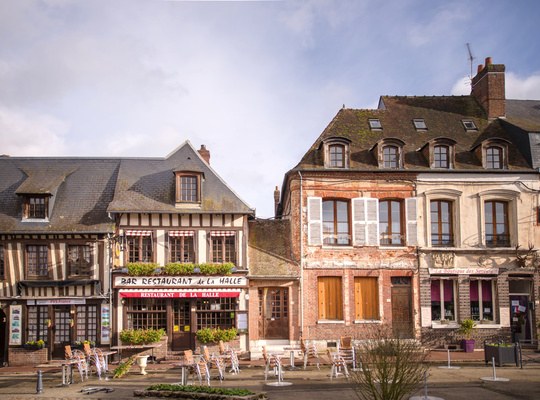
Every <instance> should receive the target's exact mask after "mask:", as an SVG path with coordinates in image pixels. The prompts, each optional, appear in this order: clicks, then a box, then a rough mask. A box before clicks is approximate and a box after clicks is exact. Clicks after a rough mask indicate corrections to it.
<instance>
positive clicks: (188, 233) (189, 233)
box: [169, 231, 195, 237]
mask: <svg viewBox="0 0 540 400" xmlns="http://www.w3.org/2000/svg"><path fill="white" fill-rule="evenodd" d="M194 235H195V232H194V231H169V236H173V237H178V236H194Z"/></svg>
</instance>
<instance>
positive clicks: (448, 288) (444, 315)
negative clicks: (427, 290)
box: [431, 279, 456, 321]
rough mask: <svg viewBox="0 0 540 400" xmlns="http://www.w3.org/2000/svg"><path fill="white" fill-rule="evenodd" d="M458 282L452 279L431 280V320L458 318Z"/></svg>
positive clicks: (452, 319)
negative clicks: (456, 296) (456, 300)
mask: <svg viewBox="0 0 540 400" xmlns="http://www.w3.org/2000/svg"><path fill="white" fill-rule="evenodd" d="M455 294H456V282H455V281H454V280H451V279H434V280H432V281H431V320H432V321H441V320H447V321H455V320H456V302H455Z"/></svg>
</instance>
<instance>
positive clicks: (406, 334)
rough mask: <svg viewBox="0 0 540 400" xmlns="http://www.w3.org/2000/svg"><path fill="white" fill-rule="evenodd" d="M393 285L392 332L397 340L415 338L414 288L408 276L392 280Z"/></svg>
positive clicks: (396, 277) (395, 277)
mask: <svg viewBox="0 0 540 400" xmlns="http://www.w3.org/2000/svg"><path fill="white" fill-rule="evenodd" d="M390 282H391V284H392V289H391V297H392V332H393V335H394V337H395V338H399V339H410V338H412V337H413V319H412V287H411V278H410V277H408V276H394V277H392V278H390Z"/></svg>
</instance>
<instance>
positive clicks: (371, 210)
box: [366, 198, 379, 246]
mask: <svg viewBox="0 0 540 400" xmlns="http://www.w3.org/2000/svg"><path fill="white" fill-rule="evenodd" d="M366 245H368V246H378V245H379V200H378V199H373V198H366Z"/></svg>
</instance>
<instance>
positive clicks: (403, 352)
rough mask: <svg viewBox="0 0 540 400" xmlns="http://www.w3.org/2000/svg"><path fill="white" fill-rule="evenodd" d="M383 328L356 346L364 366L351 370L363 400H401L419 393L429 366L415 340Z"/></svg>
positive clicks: (425, 354) (423, 352)
mask: <svg viewBox="0 0 540 400" xmlns="http://www.w3.org/2000/svg"><path fill="white" fill-rule="evenodd" d="M390 332H391V331H390V330H389V329H386V328H384V327H381V328H379V329H378V330H376V331H374V334H373V339H368V340H364V341H362V342H361V343H360V344H359V345H357V346H356V352H357V355H358V358H359V360H360V362H361V368H360V369H358V370H356V371H352V373H351V378H352V381H353V382H354V384H355V387H354V390H355V393H356V395H357V397H358V398H360V399H362V400H401V399H403V398H404V397H405V396H407V395H411V394H412V393H414V392H416V391H417V390H418V389H419V388H420V386H421V384H422V382H423V379H424V374H425V373H426V372H427V370H428V368H429V366H428V364H427V363H426V357H427V352H426V351H424V349H423V347H422V345H421V344H420V343H419V342H417V341H416V340H413V339H399V338H396V339H394V338H392V337H391V335H390Z"/></svg>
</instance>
